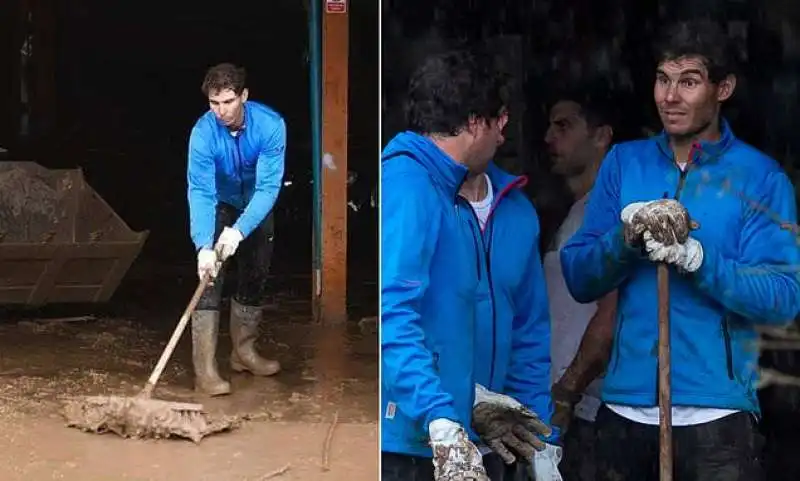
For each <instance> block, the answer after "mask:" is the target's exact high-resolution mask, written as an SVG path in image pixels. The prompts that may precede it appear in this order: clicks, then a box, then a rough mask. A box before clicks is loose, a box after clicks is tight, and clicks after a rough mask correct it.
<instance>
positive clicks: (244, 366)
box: [231, 300, 281, 376]
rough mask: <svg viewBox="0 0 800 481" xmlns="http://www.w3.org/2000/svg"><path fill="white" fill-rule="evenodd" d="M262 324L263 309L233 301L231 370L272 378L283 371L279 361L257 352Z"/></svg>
mask: <svg viewBox="0 0 800 481" xmlns="http://www.w3.org/2000/svg"><path fill="white" fill-rule="evenodd" d="M260 323H261V308H260V307H250V306H243V305H241V304H239V303H238V302H236V301H234V300H232V301H231V342H232V343H233V352H232V353H231V369H233V370H234V371H236V372H242V371H248V372H251V373H253V374H255V375H256V376H272V375H273V374H275V373H277V372H278V371H280V370H281V365H280V364H279V363H278V361H273V360H270V359H264V358H263V357H261V356H259V355H258V352H256V346H255V342H256V338H257V337H258V325H259V324H260Z"/></svg>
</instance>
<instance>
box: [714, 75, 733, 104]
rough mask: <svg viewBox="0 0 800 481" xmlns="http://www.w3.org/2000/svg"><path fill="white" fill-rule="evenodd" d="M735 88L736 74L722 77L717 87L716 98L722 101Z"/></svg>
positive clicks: (726, 98)
mask: <svg viewBox="0 0 800 481" xmlns="http://www.w3.org/2000/svg"><path fill="white" fill-rule="evenodd" d="M735 90H736V75H733V74H731V75H728V76H727V77H725V78H724V79H722V80H721V81H720V82H719V87H718V88H717V100H718V101H720V102H724V101H726V100H728V99H729V98H731V97H732V96H733V92H734V91H735Z"/></svg>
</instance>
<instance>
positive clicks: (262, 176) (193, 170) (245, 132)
mask: <svg viewBox="0 0 800 481" xmlns="http://www.w3.org/2000/svg"><path fill="white" fill-rule="evenodd" d="M285 151H286V124H285V123H284V121H283V118H282V117H281V116H280V114H278V113H277V112H275V111H274V110H272V109H270V108H269V107H267V106H265V105H262V104H260V103H257V102H253V101H248V102H245V104H244V126H243V128H242V130H240V131H239V133H238V135H236V136H234V135H231V132H230V131H229V130H228V129H227V127H225V126H224V125H223V124H221V123H220V122H219V121H217V119H216V117H215V116H214V113H213V112H211V111H210V110H209V111H208V112H206V113H205V114H203V116H202V117H200V119H198V120H197V123H195V125H194V128H193V129H192V133H191V136H190V137H189V165H188V169H187V181H188V187H189V188H188V198H189V230H190V234H191V237H192V241H193V242H194V245H195V248H196V249H197V250H200V249H202V248H204V247H205V248H211V247H212V246H213V244H214V228H215V224H216V206H217V204H218V203H220V202H223V203H226V204H229V205H232V206H233V207H235V208H237V209H239V210H240V211H242V214H241V215H240V216H239V218H238V219H237V221H236V223H235V224H234V225H233V228H234V229H237V230H238V231H239V232H241V233H242V235H243V236H244V237H245V238H246V237H247V236H249V235H250V234H251V233H252V232H253V231H254V230H255V229H256V227H258V225H259V224H261V222H263V221H264V219H266V217H267V215H268V214H269V213H270V212H271V211H272V209H273V207H274V206H275V201H276V200H277V198H278V193H279V192H280V189H281V184H282V182H283V170H284V153H285Z"/></svg>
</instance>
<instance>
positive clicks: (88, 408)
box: [63, 396, 239, 443]
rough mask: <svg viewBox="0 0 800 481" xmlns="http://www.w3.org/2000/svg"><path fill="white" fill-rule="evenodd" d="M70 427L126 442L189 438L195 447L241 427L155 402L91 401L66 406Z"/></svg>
mask: <svg viewBox="0 0 800 481" xmlns="http://www.w3.org/2000/svg"><path fill="white" fill-rule="evenodd" d="M63 414H64V417H65V419H66V421H67V426H69V427H74V428H77V429H80V430H82V431H86V432H93V433H100V434H102V433H107V432H112V433H115V434H117V435H119V436H122V437H124V438H136V439H142V438H155V439H166V438H171V437H175V438H185V439H190V440H192V441H193V442H195V443H198V442H200V440H201V439H203V438H204V437H206V436H209V435H211V434H214V433H219V432H223V431H229V430H231V429H235V428H237V427H238V426H239V420H237V419H236V418H234V417H229V416H220V417H218V418H216V419H215V418H213V417H210V416H209V415H208V414H206V413H203V412H199V411H177V410H175V409H173V407H172V405H171V403H168V402H166V401H159V400H154V399H147V400H145V399H133V398H127V397H113V396H112V397H99V396H98V397H91V398H83V399H72V400H68V401H66V402H65V403H64V411H63Z"/></svg>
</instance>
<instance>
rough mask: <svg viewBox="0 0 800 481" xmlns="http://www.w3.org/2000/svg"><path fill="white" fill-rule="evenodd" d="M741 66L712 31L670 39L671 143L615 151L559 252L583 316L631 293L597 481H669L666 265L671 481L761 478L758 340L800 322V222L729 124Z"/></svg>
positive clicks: (667, 137) (666, 97) (786, 195)
mask: <svg viewBox="0 0 800 481" xmlns="http://www.w3.org/2000/svg"><path fill="white" fill-rule="evenodd" d="M733 60H734V58H733V55H732V54H731V53H730V50H729V48H728V47H727V38H726V36H725V33H724V31H723V30H722V29H721V28H720V27H719V26H718V25H717V24H715V23H713V22H711V21H704V20H695V21H689V22H684V23H679V24H677V25H675V26H673V27H672V28H670V29H669V30H668V31H667V32H666V35H665V36H664V41H663V43H662V44H661V45H660V49H659V63H658V68H657V70H656V75H655V86H654V98H655V103H656V106H657V108H658V112H659V115H660V117H661V122H662V124H663V126H664V131H663V133H662V134H661V135H658V136H654V137H652V138H650V139H646V140H639V141H636V142H627V143H623V144H618V145H616V146H615V147H613V148H612V149H611V151H610V152H609V154H608V155H607V157H606V159H605V160H604V161H603V164H602V166H601V168H600V172H599V174H598V178H597V181H596V183H595V186H594V188H593V189H592V192H591V194H590V196H589V200H588V203H587V206H586V209H587V212H586V216H585V217H584V222H583V225H582V226H581V228H580V230H579V231H578V233H577V234H576V235H575V236H574V237H573V238H572V239H571V240H570V241H569V242H568V243H567V245H566V246H564V248H563V250H562V252H561V260H562V266H563V270H564V276H565V279H566V284H567V286H568V287H569V290H570V292H571V294H572V296H573V297H574V298H575V299H577V300H578V301H579V302H590V301H593V300H596V299H599V298H600V297H602V296H603V295H605V294H607V293H609V292H611V291H613V290H614V289H618V292H619V298H618V306H617V316H616V333H615V335H614V342H613V350H612V354H611V358H610V359H611V360H610V363H609V367H608V370H607V373H606V376H605V378H604V381H603V391H602V400H603V402H604V403H605V404H604V406H603V407H602V408H601V409H600V411H599V413H598V415H597V421H596V422H597V427H598V440H597V449H598V464H599V466H598V479H601V480H609V481H610V480H615V481H640V480H646V479H656V478H657V477H658V476H657V470H658V452H659V450H658V442H659V441H658V431H659V428H658V422H659V412H658V407H657V395H656V393H657V392H658V389H657V382H656V380H657V377H658V366H657V357H656V352H657V349H656V345H657V332H658V319H657V312H658V307H657V302H656V299H657V295H656V294H657V290H656V264H657V263H662V262H663V263H666V264H668V265H669V271H670V272H669V274H670V276H669V279H670V295H671V299H670V317H671V336H670V342H671V350H672V371H671V382H672V402H673V406H674V408H673V412H672V423H673V426H674V428H673V437H674V443H675V444H674V449H675V451H674V454H675V465H674V466H675V478H676V479H680V480H682V481H739V480H741V481H745V480H747V481H750V480H756V479H760V477H761V476H762V472H761V466H760V462H759V456H760V449H761V436H760V435H759V433H758V429H757V417H758V415H759V404H758V399H757V396H756V381H757V378H758V374H757V367H758V352H757V349H754V345H753V343H754V341H755V340H756V337H757V335H756V331H755V329H754V325H755V324H756V323H759V324H773V325H782V324H785V323H788V322H790V321H791V320H792V319H794V318H795V316H796V315H797V314H798V311H800V280H799V279H798V274H797V271H796V266H797V265H798V262H800V250H799V249H798V245H797V243H796V239H795V237H794V235H793V233H792V229H786V228H785V225H794V223H795V222H796V207H795V197H794V190H793V187H792V185H791V183H790V182H789V179H788V177H787V176H786V174H785V173H784V172H783V170H782V169H781V167H780V165H778V163H777V162H775V161H774V160H773V159H771V158H769V157H768V156H767V155H765V154H763V153H761V152H759V151H758V150H756V149H755V148H753V147H751V146H749V145H747V144H745V143H744V142H742V141H740V140H738V139H737V138H736V137H735V136H734V134H733V132H732V131H731V129H730V127H729V125H728V124H727V122H725V120H724V119H722V118H721V116H720V109H721V107H722V104H723V103H724V102H725V101H727V100H728V99H730V97H731V96H732V95H733V92H734V90H735V87H736V76H735V75H734V69H733V67H734V61H733ZM664 198H667V199H666V200H664ZM687 211H688V212H687ZM690 218H691V221H690ZM687 236H688V237H687Z"/></svg>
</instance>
